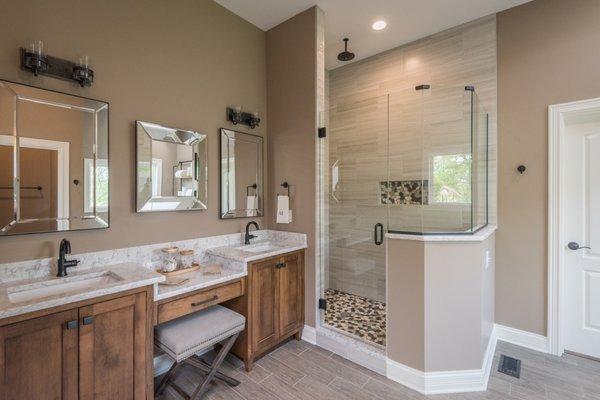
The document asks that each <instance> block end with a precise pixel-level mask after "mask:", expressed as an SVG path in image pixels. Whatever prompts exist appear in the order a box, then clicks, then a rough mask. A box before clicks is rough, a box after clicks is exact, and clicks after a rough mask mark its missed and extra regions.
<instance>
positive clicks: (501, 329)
mask: <svg viewBox="0 0 600 400" xmlns="http://www.w3.org/2000/svg"><path fill="white" fill-rule="evenodd" d="M494 330H495V331H496V337H497V338H498V340H502V341H503V342H508V343H512V344H516V345H517V346H521V347H526V348H528V349H531V350H536V351H541V352H542V353H548V352H549V346H548V345H549V342H548V338H547V337H546V336H542V335H538V334H536V333H531V332H527V331H522V330H519V329H515V328H511V327H508V326H504V325H499V324H496V325H495V326H494Z"/></svg>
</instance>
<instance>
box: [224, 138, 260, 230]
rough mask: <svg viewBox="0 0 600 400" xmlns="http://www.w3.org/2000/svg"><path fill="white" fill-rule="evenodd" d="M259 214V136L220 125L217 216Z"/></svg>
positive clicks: (238, 216)
mask: <svg viewBox="0 0 600 400" xmlns="http://www.w3.org/2000/svg"><path fill="white" fill-rule="evenodd" d="M262 215H263V138H262V137H260V136H255V135H250V134H248V133H243V132H236V131H232V130H230V129H221V218H243V217H260V216H262Z"/></svg>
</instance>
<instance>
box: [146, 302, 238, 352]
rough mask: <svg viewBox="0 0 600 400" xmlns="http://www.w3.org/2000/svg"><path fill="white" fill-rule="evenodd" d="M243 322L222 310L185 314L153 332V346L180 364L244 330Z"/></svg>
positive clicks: (216, 307)
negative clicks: (154, 344)
mask: <svg viewBox="0 0 600 400" xmlns="http://www.w3.org/2000/svg"><path fill="white" fill-rule="evenodd" d="M245 324H246V318H244V316H243V315H240V314H238V313H236V312H235V311H231V310H230V309H228V308H225V307H223V306H219V305H216V306H212V307H210V308H207V309H205V310H202V311H199V312H196V313H193V314H188V315H186V316H184V317H180V318H177V319H174V320H171V321H169V322H165V323H164V324H160V325H158V326H157V327H156V328H155V329H154V342H155V343H156V345H157V346H158V347H159V348H160V349H162V350H163V351H164V352H165V353H167V354H168V355H170V356H171V357H173V358H174V359H175V360H176V361H178V362H181V361H183V360H185V359H186V358H188V357H189V356H191V355H192V354H195V353H197V352H199V351H202V350H204V349H206V348H208V347H211V346H213V345H215V344H217V343H219V342H221V341H222V340H225V339H227V338H229V337H231V336H233V335H235V334H236V333H239V332H241V331H243V330H244V326H245Z"/></svg>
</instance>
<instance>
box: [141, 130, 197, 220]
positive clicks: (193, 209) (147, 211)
mask: <svg viewBox="0 0 600 400" xmlns="http://www.w3.org/2000/svg"><path fill="white" fill-rule="evenodd" d="M143 124H152V125H156V126H160V127H163V128H166V129H171V130H176V131H182V132H188V133H190V134H193V135H194V136H195V137H196V138H198V139H201V140H200V141H204V143H205V144H204V163H205V167H204V169H203V171H201V174H199V175H203V176H204V180H203V183H202V184H203V185H204V189H205V193H206V196H205V197H206V198H205V199H204V201H203V200H202V199H199V198H198V197H194V196H182V198H192V197H193V198H195V199H196V201H198V202H199V203H200V204H202V205H203V207H200V208H191V209H181V210H143V209H142V208H140V207H139V204H138V200H139V193H138V187H139V178H140V176H139V171H138V163H139V150H138V149H139V145H140V143H139V140H138V129H143ZM146 135H148V136H149V137H150V135H149V134H148V132H147V131H146ZM150 141H158V142H164V143H171V144H179V143H173V142H168V141H164V140H160V139H154V138H152V137H150ZM189 147H191V148H192V149H193V146H189ZM134 169H135V211H136V212H137V213H141V214H144V213H156V212H174V211H206V210H208V135H207V134H205V133H200V132H196V131H192V130H189V129H180V128H172V127H169V126H166V125H163V124H159V123H156V122H150V121H142V120H136V121H135V168H134ZM195 181H196V182H202V181H201V180H199V179H196V180H195ZM170 197H173V198H177V197H178V196H170ZM150 199H152V197H150ZM144 204H148V202H147V201H146V202H145V203H144Z"/></svg>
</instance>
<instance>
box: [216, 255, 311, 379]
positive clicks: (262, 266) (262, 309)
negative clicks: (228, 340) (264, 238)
mask: <svg viewBox="0 0 600 400" xmlns="http://www.w3.org/2000/svg"><path fill="white" fill-rule="evenodd" d="M246 280H247V288H248V289H247V291H246V293H245V295H244V296H241V297H238V298H236V299H233V300H230V301H228V302H226V303H225V304H224V305H225V306H227V307H229V308H231V309H232V310H235V311H237V312H238V313H240V314H242V315H244V316H245V317H246V330H245V331H244V332H242V333H241V334H240V336H239V338H238V340H237V341H236V343H235V345H234V346H233V348H232V352H233V353H234V354H235V355H237V356H238V357H239V358H241V359H242V360H244V363H245V365H246V370H247V371H250V370H251V369H252V366H253V363H254V360H255V359H256V358H258V357H260V356H261V355H264V354H265V353H267V352H268V351H269V350H271V349H273V348H274V347H276V346H277V345H279V344H280V343H281V342H283V341H284V340H286V339H288V338H289V337H291V336H295V337H296V339H298V340H300V337H301V335H302V328H303V327H304V251H303V250H301V251H297V252H292V253H287V254H283V255H280V256H275V257H270V258H267V259H264V260H258V261H254V262H252V263H250V264H249V265H248V276H247V277H246Z"/></svg>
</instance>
